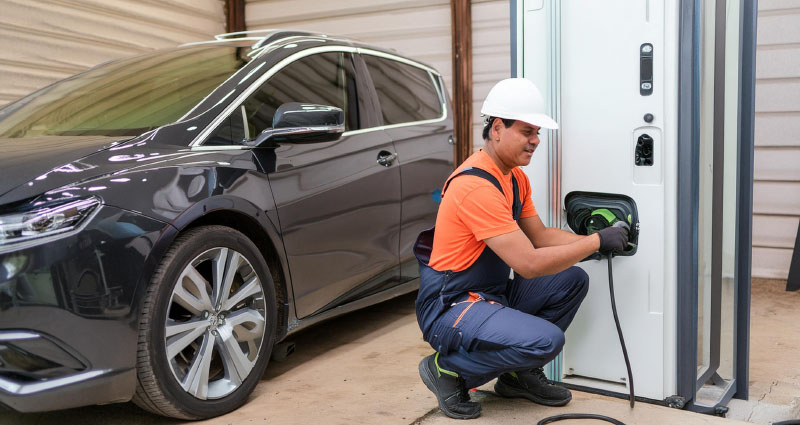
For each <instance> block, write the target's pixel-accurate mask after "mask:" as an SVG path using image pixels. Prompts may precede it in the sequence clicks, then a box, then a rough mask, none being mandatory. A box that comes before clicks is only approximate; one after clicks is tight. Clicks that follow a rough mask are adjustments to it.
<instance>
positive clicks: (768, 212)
mask: <svg viewBox="0 0 800 425" xmlns="http://www.w3.org/2000/svg"><path fill="white" fill-rule="evenodd" d="M758 8H759V14H758V48H757V52H756V126H755V144H756V148H755V181H754V184H753V275H754V276H757V277H772V278H781V279H785V278H786V277H787V276H788V273H789V263H790V260H791V255H792V249H793V248H794V241H795V235H796V234H797V227H798V221H800V0H761V1H759V4H758Z"/></svg>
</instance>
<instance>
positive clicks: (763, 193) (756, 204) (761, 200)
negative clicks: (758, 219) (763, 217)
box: [753, 181, 800, 215]
mask: <svg viewBox="0 0 800 425" xmlns="http://www.w3.org/2000/svg"><path fill="white" fill-rule="evenodd" d="M753 213H755V214H789V215H800V182H798V183H783V182H780V183H777V182H760V181H756V182H755V183H753Z"/></svg>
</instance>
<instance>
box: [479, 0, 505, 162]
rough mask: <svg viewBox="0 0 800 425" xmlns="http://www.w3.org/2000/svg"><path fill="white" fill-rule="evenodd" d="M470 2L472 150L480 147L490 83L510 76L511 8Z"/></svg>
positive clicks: (491, 1)
mask: <svg viewBox="0 0 800 425" xmlns="http://www.w3.org/2000/svg"><path fill="white" fill-rule="evenodd" d="M510 3H511V2H510V1H507V0H500V1H497V0H488V1H487V0H484V1H481V0H472V98H473V103H472V125H473V130H472V134H473V138H474V141H473V144H474V148H475V150H478V149H480V148H481V147H483V138H482V137H481V131H482V130H483V120H482V119H481V105H483V99H486V95H487V94H489V90H491V88H492V86H494V84H495V83H496V82H498V81H500V80H502V79H504V78H508V77H510V76H511V27H510V24H509V23H510V19H511V5H510Z"/></svg>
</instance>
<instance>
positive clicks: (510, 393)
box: [494, 379, 572, 407]
mask: <svg viewBox="0 0 800 425" xmlns="http://www.w3.org/2000/svg"><path fill="white" fill-rule="evenodd" d="M494 392H495V393H497V395H499V396H502V397H505V398H524V399H527V400H530V401H532V402H534V403H536V404H541V405H544V406H553V407H560V406H564V405H566V404H567V403H569V402H570V401H571V400H572V394H570V396H569V398H566V399H563V400H548V399H546V398H541V397H537V396H536V395H534V394H531V393H529V392H527V391H524V390H520V389H517V388H514V387H512V386H509V385H507V384H505V383H504V382H503V381H501V380H500V379H498V380H497V383H495V384H494Z"/></svg>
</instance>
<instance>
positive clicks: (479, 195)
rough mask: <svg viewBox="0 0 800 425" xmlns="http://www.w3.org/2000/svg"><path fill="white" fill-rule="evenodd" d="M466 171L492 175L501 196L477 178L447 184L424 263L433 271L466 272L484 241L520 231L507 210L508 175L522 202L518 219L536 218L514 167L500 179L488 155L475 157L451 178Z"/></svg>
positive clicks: (526, 184)
mask: <svg viewBox="0 0 800 425" xmlns="http://www.w3.org/2000/svg"><path fill="white" fill-rule="evenodd" d="M468 167H474V168H480V169H482V170H484V171H487V172H489V173H491V174H492V175H493V176H494V177H495V178H496V179H497V180H498V181H499V182H500V186H502V187H503V193H500V191H499V190H497V187H495V186H494V185H493V184H492V182H490V181H488V180H486V179H484V178H482V177H478V176H470V175H466V176H460V177H458V178H455V179H453V180H452V181H451V182H450V186H448V187H447V192H446V193H443V194H442V203H441V205H439V212H438V214H437V215H436V232H435V233H434V236H433V252H432V253H431V259H430V261H429V263H428V265H429V266H430V267H431V268H433V269H434V270H439V271H444V270H452V271H454V272H458V271H461V270H464V269H466V268H467V267H469V266H471V265H472V263H474V262H475V260H477V259H478V257H480V255H481V253H482V252H483V248H484V247H485V246H486V243H485V242H483V240H484V239H488V238H491V237H494V236H499V235H503V234H506V233H511V232H513V231H515V230H518V229H519V225H518V224H517V222H516V221H515V220H514V217H513V213H512V210H511V209H512V205H513V203H514V186H513V184H512V182H511V174H512V173H513V174H514V177H516V179H517V185H518V187H519V198H520V202H522V215H521V216H520V218H527V217H533V216H536V215H537V213H536V208H535V207H534V206H533V200H532V199H531V184H530V181H528V176H527V175H525V172H523V171H522V169H520V168H519V167H515V168H514V169H513V170H511V173H509V174H507V175H503V174H502V173H501V171H500V168H498V167H497V165H496V164H495V163H494V161H493V160H492V158H491V157H490V156H489V154H487V153H486V152H484V151H478V152H475V153H474V154H472V155H471V156H470V157H469V158H467V160H466V161H464V163H463V164H461V166H459V167H458V168H457V169H456V171H454V172H453V174H451V175H450V177H452V176H454V175H456V174H458V173H460V172H461V171H462V170H464V169H465V168H468Z"/></svg>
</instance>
